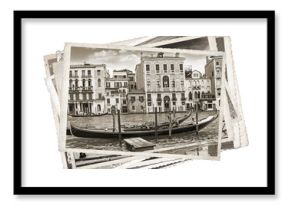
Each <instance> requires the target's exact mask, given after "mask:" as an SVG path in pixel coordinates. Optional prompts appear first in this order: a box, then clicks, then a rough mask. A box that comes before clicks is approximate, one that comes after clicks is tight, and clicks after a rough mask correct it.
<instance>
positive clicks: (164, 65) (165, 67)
mask: <svg viewBox="0 0 290 205" xmlns="http://www.w3.org/2000/svg"><path fill="white" fill-rule="evenodd" d="M163 70H164V73H167V64H163Z"/></svg>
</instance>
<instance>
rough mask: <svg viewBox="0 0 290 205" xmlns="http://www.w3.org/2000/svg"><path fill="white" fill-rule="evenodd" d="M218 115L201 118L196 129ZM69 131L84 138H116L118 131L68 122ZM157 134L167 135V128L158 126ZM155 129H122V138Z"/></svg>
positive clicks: (192, 127)
mask: <svg viewBox="0 0 290 205" xmlns="http://www.w3.org/2000/svg"><path fill="white" fill-rule="evenodd" d="M217 116H218V115H215V116H209V117H207V118H205V119H202V120H200V121H199V122H198V130H201V129H203V128H204V127H206V126H207V125H208V124H209V123H210V122H212V121H213V120H214V119H216V118H217ZM195 129H196V124H186V125H182V126H179V127H174V128H172V130H171V133H172V134H177V133H183V132H191V131H194V130H195ZM70 132H71V134H72V135H73V136H75V137H84V138H118V137H119V133H118V131H116V132H113V131H112V130H108V131H106V130H93V129H85V128H80V127H77V126H75V125H73V124H70ZM157 133H158V135H168V134H169V129H168V128H159V129H158V130H157ZM154 134H155V130H154V129H150V130H143V131H122V132H121V136H122V138H131V137H148V136H154Z"/></svg>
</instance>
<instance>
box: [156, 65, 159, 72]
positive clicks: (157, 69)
mask: <svg viewBox="0 0 290 205" xmlns="http://www.w3.org/2000/svg"><path fill="white" fill-rule="evenodd" d="M159 71H160V69H159V64H156V73H159Z"/></svg>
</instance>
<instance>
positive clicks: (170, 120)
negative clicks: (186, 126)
mask: <svg viewBox="0 0 290 205" xmlns="http://www.w3.org/2000/svg"><path fill="white" fill-rule="evenodd" d="M168 117H169V138H171V135H172V119H171V110H170V111H169V116H168Z"/></svg>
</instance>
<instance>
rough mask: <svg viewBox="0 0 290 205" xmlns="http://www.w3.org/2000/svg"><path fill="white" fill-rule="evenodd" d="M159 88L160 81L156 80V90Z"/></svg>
mask: <svg viewBox="0 0 290 205" xmlns="http://www.w3.org/2000/svg"><path fill="white" fill-rule="evenodd" d="M160 87H161V85H160V81H159V80H157V88H160Z"/></svg>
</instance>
